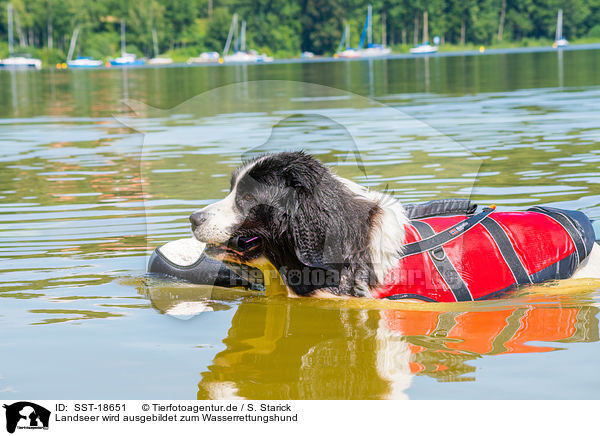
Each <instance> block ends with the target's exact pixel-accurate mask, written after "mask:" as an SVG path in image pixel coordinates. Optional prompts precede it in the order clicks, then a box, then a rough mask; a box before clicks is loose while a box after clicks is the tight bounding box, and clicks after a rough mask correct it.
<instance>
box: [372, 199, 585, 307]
mask: <svg viewBox="0 0 600 436" xmlns="http://www.w3.org/2000/svg"><path fill="white" fill-rule="evenodd" d="M594 240H595V235H594V230H593V228H592V224H591V222H590V220H589V219H588V218H587V216H586V215H585V214H583V213H582V212H579V211H565V210H561V209H554V208H542V207H534V208H532V209H529V210H528V211H525V212H494V211H492V209H486V210H484V211H483V212H480V213H479V214H476V215H471V216H466V215H453V216H434V217H429V218H422V219H417V220H412V221H411V222H410V224H409V225H407V226H406V236H405V241H404V250H403V252H402V256H401V258H400V260H399V261H398V265H397V266H396V267H395V268H393V269H392V270H390V271H388V273H387V274H386V277H385V280H384V283H383V284H382V285H381V286H380V287H379V288H378V290H377V291H376V295H375V296H376V297H378V298H391V299H402V298H415V299H420V300H424V301H434V302H454V301H472V300H482V299H489V298H493V297H495V296H499V294H501V293H504V292H506V291H508V290H510V289H513V288H515V287H516V286H518V285H524V284H531V283H541V282H544V281H547V280H552V279H563V278H568V277H570V276H571V275H572V274H573V273H574V272H575V269H576V268H577V266H578V265H579V264H580V263H581V262H582V261H583V260H584V259H585V258H586V257H587V256H588V255H589V253H590V252H591V249H592V245H593V244H594Z"/></svg>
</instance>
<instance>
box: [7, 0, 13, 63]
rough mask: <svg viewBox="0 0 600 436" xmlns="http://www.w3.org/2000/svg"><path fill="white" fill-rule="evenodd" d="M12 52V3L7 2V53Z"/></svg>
mask: <svg viewBox="0 0 600 436" xmlns="http://www.w3.org/2000/svg"><path fill="white" fill-rule="evenodd" d="M12 53H13V9H12V4H11V3H9V4H8V55H9V56H10V55H12Z"/></svg>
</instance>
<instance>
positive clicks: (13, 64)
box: [0, 3, 42, 70]
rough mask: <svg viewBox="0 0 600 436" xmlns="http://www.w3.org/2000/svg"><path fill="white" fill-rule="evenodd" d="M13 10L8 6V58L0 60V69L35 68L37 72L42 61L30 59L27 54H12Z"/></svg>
mask: <svg viewBox="0 0 600 436" xmlns="http://www.w3.org/2000/svg"><path fill="white" fill-rule="evenodd" d="M13 46H14V40H13V9H12V4H11V3H9V4H8V57H7V58H6V59H0V68H10V69H28V68H35V69H36V70H39V69H41V68H42V61H41V60H39V59H35V58H32V57H31V56H30V55H28V54H20V55H14V54H13Z"/></svg>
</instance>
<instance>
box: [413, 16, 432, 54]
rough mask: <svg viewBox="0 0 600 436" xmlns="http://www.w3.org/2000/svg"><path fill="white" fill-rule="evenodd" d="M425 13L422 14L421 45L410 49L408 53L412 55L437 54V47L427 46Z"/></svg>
mask: <svg viewBox="0 0 600 436" xmlns="http://www.w3.org/2000/svg"><path fill="white" fill-rule="evenodd" d="M428 17H429V15H428V13H427V11H425V12H423V44H419V45H417V46H416V47H413V48H411V49H410V50H409V51H410V52H411V53H412V54H431V53H437V51H438V46H437V45H429V20H428Z"/></svg>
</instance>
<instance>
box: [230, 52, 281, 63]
mask: <svg viewBox="0 0 600 436" xmlns="http://www.w3.org/2000/svg"><path fill="white" fill-rule="evenodd" d="M223 62H231V63H236V62H237V63H240V62H273V58H272V57H271V56H267V55H266V54H259V53H257V52H256V51H255V50H250V51H238V52H235V53H233V54H230V55H227V56H224V57H223Z"/></svg>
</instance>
